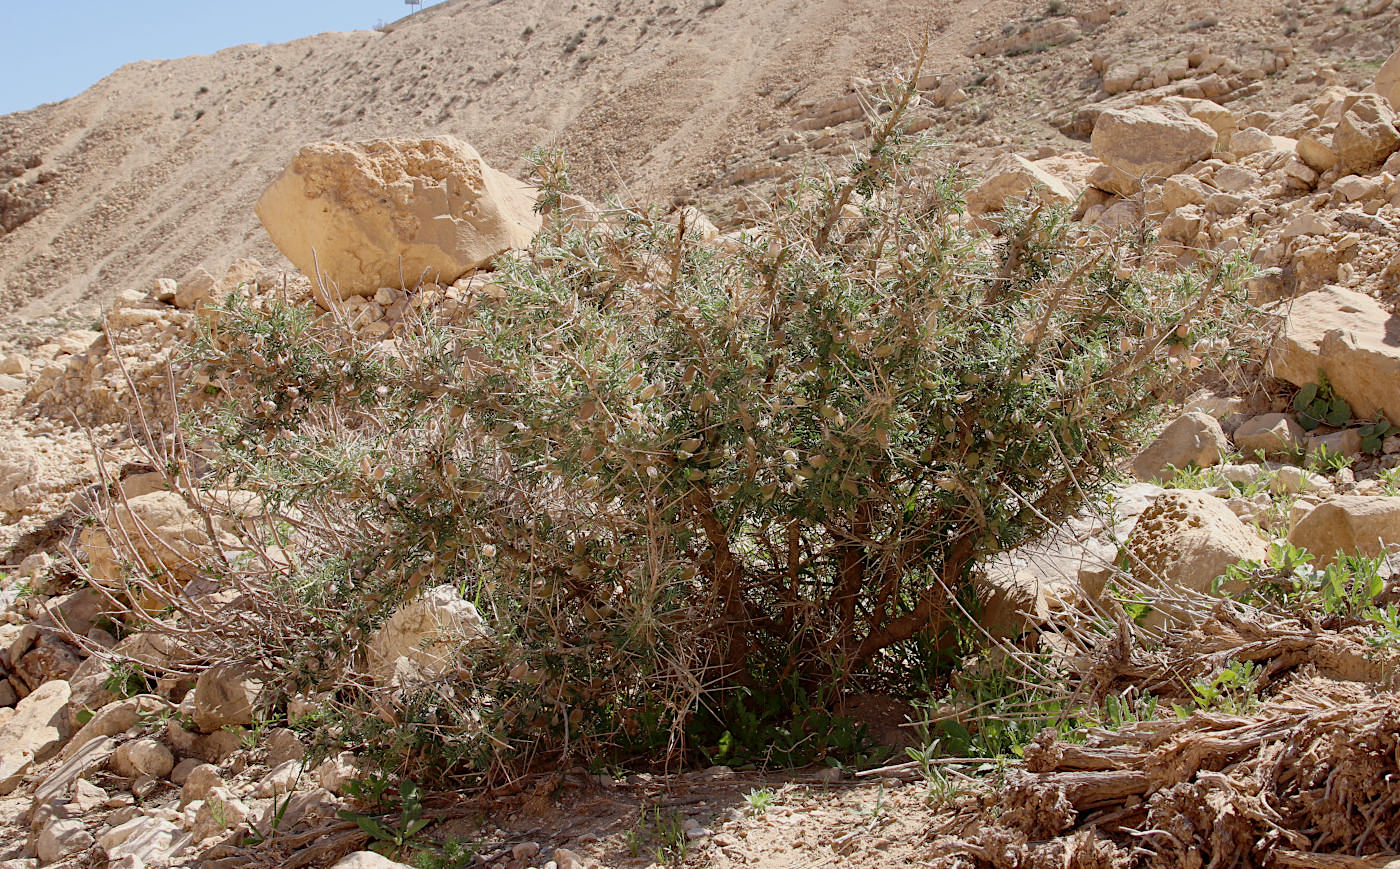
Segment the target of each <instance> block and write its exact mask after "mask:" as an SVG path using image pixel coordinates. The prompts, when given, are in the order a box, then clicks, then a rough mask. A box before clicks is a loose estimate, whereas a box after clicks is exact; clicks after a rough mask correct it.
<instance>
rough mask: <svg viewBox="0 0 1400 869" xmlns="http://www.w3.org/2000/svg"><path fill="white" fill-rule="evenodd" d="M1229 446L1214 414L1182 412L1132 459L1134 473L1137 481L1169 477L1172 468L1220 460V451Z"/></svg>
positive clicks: (1206, 465) (1199, 465)
mask: <svg viewBox="0 0 1400 869" xmlns="http://www.w3.org/2000/svg"><path fill="white" fill-rule="evenodd" d="M1229 446H1230V442H1229V440H1227V439H1226V437H1225V432H1224V431H1223V430H1222V429H1221V428H1220V423H1219V422H1217V421H1216V420H1215V418H1214V417H1211V416H1209V415H1207V414H1204V413H1198V412H1191V413H1185V414H1182V415H1181V416H1179V417H1177V418H1176V419H1175V420H1173V421H1172V423H1171V424H1170V425H1168V426H1167V427H1166V428H1165V429H1163V430H1162V433H1161V434H1160V435H1158V436H1157V439H1156V440H1154V441H1153V442H1152V443H1151V444H1150V445H1148V447H1147V449H1145V450H1143V451H1142V452H1141V453H1139V454H1138V456H1137V457H1136V458H1135V459H1133V473H1134V474H1135V475H1136V476H1137V478H1138V479H1139V480H1144V481H1148V482H1150V481H1153V480H1158V479H1164V478H1166V477H1170V476H1171V469H1172V468H1177V469H1180V468H1185V467H1187V466H1188V465H1194V466H1195V467H1198V468H1206V467H1210V466H1211V465H1214V464H1216V463H1217V462H1219V461H1220V456H1221V454H1222V453H1224V452H1225V451H1227V450H1228V449H1229Z"/></svg>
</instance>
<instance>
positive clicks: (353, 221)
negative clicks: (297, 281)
mask: <svg viewBox="0 0 1400 869" xmlns="http://www.w3.org/2000/svg"><path fill="white" fill-rule="evenodd" d="M535 199H536V192H535V190H534V189H533V188H531V187H529V186H528V185H526V184H523V183H521V182H519V181H516V180H515V179H513V178H511V177H510V176H508V175H505V174H504V173H501V172H498V171H496V170H495V169H492V168H491V167H490V166H488V165H487V164H486V162H485V161H484V160H482V159H481V156H480V155H479V154H477V152H476V151H475V150H474V149H473V148H472V147H471V146H470V145H468V144H466V143H465V142H462V141H460V140H458V139H455V138H452V137H449V136H442V137H437V138H431V139H377V140H373V141H367V142H357V143H351V144H344V143H338V142H317V143H314V144H311V145H307V146H306V147H304V148H302V149H301V151H300V152H299V153H298V154H297V156H296V157H295V158H293V160H292V162H291V164H290V165H289V166H288V167H287V169H286V171H285V172H283V173H282V175H281V177H279V178H278V179H277V180H276V181H274V182H273V183H272V185H271V186H270V187H269V188H268V189H267V191H266V192H265V193H264V194H263V195H262V198H261V199H260V200H259V201H258V205H257V214H258V218H259V219H260V220H262V223H263V226H264V227H266V228H267V231H268V235H269V236H271V238H272V241H273V243H274V244H276V245H277V247H278V248H279V249H280V250H281V251H282V252H283V253H284V254H286V256H287V258H288V259H290V260H291V261H292V262H293V263H294V264H295V265H296V266H297V268H299V269H301V271H302V272H303V273H304V274H306V275H308V276H310V277H312V278H313V281H316V278H317V276H320V277H322V278H324V279H325V284H326V285H325V287H324V290H325V292H326V293H327V294H329V295H331V296H334V295H335V292H334V290H333V289H332V287H335V288H338V290H339V295H340V296H346V295H373V294H374V293H375V292H376V291H378V289H379V288H380V287H413V286H415V285H416V284H417V283H418V282H419V281H421V280H426V281H436V282H437V283H442V284H450V283H452V282H453V281H455V280H456V279H457V278H459V277H461V276H462V275H463V274H465V273H466V272H468V271H471V270H472V269H476V268H480V267H481V266H483V265H485V264H486V263H488V262H489V261H490V260H491V259H492V258H494V257H496V256H498V255H499V254H502V253H504V252H506V251H508V250H512V249H521V248H525V247H527V246H529V244H530V241H531V239H532V238H533V237H534V234H535V232H536V231H537V230H538V229H539V226H540V218H539V215H537V214H535V213H534V204H535Z"/></svg>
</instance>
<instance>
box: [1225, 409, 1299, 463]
mask: <svg viewBox="0 0 1400 869" xmlns="http://www.w3.org/2000/svg"><path fill="white" fill-rule="evenodd" d="M1302 441H1303V427H1302V426H1300V425H1298V423H1297V421H1295V420H1294V419H1293V417H1291V416H1289V415H1288V414H1284V413H1265V414H1261V415H1260V416H1256V417H1251V418H1250V419H1247V420H1245V421H1244V422H1243V423H1241V424H1240V427H1239V428H1237V429H1235V446H1237V447H1239V449H1240V452H1242V453H1244V454H1245V455H1247V456H1253V455H1256V454H1257V453H1261V452H1262V453H1263V454H1264V455H1265V456H1266V457H1273V456H1278V455H1287V454H1291V453H1293V452H1295V451H1296V450H1297V449H1298V447H1299V445H1300V444H1301V443H1302Z"/></svg>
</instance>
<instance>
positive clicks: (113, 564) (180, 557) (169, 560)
mask: <svg viewBox="0 0 1400 869" xmlns="http://www.w3.org/2000/svg"><path fill="white" fill-rule="evenodd" d="M107 524H108V526H109V527H111V528H112V529H113V531H114V534H115V537H116V539H117V540H118V541H121V540H122V539H123V537H122V532H124V533H125V539H127V540H130V542H131V544H132V546H133V547H134V548H135V554H136V555H137V557H139V558H140V560H141V563H142V568H144V569H143V570H142V574H143V575H144V574H155V575H159V576H161V577H163V578H164V580H165V585H164V590H165V591H167V592H169V593H171V594H173V593H175V592H176V591H177V590H178V589H179V588H181V587H183V586H184V585H185V584H186V583H188V582H189V581H190V580H192V579H194V578H196V577H197V576H198V575H199V573H200V566H201V564H202V563H203V562H205V561H206V560H208V559H209V558H212V557H213V554H212V553H211V552H209V551H208V547H209V546H210V542H211V541H210V538H209V535H208V532H207V530H206V526H205V524H204V522H203V519H202V518H201V517H200V515H199V514H198V513H197V512H196V511H195V510H193V509H192V508H191V507H190V506H189V505H188V504H187V503H185V499H184V498H183V497H181V496H180V495H178V494H176V493H175V492H151V493H149V494H146V495H142V496H140V497H138V498H134V499H131V500H129V501H126V502H125V503H119V504H117V505H115V506H114V507H113V508H112V510H111V512H110V514H109V515H108V517H107ZM117 529H121V530H120V531H118V530H117ZM81 539H82V542H83V546H84V547H85V548H86V549H87V552H88V560H89V562H90V570H91V571H92V575H93V578H94V579H96V580H97V581H98V582H100V583H102V584H104V585H109V586H121V585H122V584H123V570H122V555H123V553H120V552H119V551H118V547H117V546H115V545H114V544H113V540H112V539H111V538H109V537H108V535H107V532H106V531H104V530H103V529H102V528H101V527H98V526H93V527H91V528H88V529H85V530H84V531H83V533H82V535H81ZM142 594H143V598H142V600H140V601H138V603H139V604H140V605H142V606H143V607H145V608H146V609H147V610H148V611H152V610H160V609H163V608H164V607H165V605H166V601H165V600H163V599H162V598H161V596H159V595H154V594H151V593H149V592H144V591H143V592H142Z"/></svg>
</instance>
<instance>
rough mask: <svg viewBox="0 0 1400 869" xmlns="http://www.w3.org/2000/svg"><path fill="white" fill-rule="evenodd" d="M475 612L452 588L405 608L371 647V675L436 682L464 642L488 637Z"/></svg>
mask: <svg viewBox="0 0 1400 869" xmlns="http://www.w3.org/2000/svg"><path fill="white" fill-rule="evenodd" d="M489 634H490V631H489V630H488V629H487V627H486V625H485V623H484V622H483V621H482V619H481V616H480V615H479V614H478V613H477V611H476V607H474V606H472V604H471V602H470V601H466V600H463V599H462V595H461V593H460V592H459V591H458V590H457V587H456V586H453V585H440V586H437V587H435V588H431V589H428V591H427V592H425V593H424V594H423V596H422V597H419V598H417V599H416V600H412V601H409V602H408V603H406V604H404V605H403V606H402V607H401V608H400V609H399V610H398V611H397V612H396V613H394V615H393V616H392V617H390V619H389V621H387V622H385V624H384V625H383V626H382V627H381V628H380V629H379V630H378V631H376V632H375V634H374V636H373V637H372V638H371V639H370V643H369V656H368V657H369V662H368V663H369V672H370V674H371V675H373V676H374V678H375V679H377V680H379V681H380V682H389V681H390V680H392V679H395V678H404V677H407V678H428V679H430V678H434V677H435V676H438V675H440V674H441V673H442V672H444V671H445V669H446V668H447V667H448V666H449V665H450V664H451V662H452V657H453V655H455V654H456V652H457V651H458V650H459V649H460V648H461V646H462V645H463V644H464V643H467V642H470V641H471V640H474V639H478V638H481V637H485V636H488V635H489Z"/></svg>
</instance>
